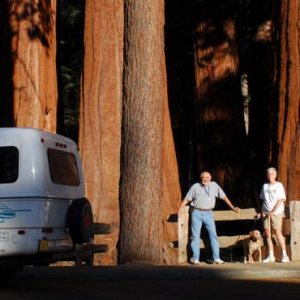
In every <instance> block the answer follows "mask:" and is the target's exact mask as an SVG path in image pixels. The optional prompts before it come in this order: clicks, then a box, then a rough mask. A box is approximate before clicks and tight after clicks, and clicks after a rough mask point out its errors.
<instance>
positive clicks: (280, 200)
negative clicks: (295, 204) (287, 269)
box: [256, 168, 290, 263]
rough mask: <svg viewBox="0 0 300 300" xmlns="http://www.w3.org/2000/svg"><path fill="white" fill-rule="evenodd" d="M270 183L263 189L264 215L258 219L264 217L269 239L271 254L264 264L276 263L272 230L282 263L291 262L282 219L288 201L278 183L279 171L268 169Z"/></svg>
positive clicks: (258, 215) (260, 214)
mask: <svg viewBox="0 0 300 300" xmlns="http://www.w3.org/2000/svg"><path fill="white" fill-rule="evenodd" d="M267 177H268V181H269V182H268V183H265V184H264V185H263V187H262V189H261V192H260V196H259V198H260V199H261V200H262V213H259V214H257V216H256V217H257V218H260V217H261V216H262V217H263V224H264V231H265V235H266V237H267V244H268V250H269V254H268V256H267V258H266V259H264V260H263V262H264V263H270V262H275V256H274V247H273V242H272V234H271V232H272V228H273V229H274V232H275V235H276V238H277V240H278V242H279V245H280V247H281V250H282V256H281V260H280V261H281V262H289V261H290V259H289V257H288V256H287V254H286V247H285V240H284V237H283V235H282V219H283V213H284V202H285V200H286V196H285V191H284V187H283V185H282V183H281V182H279V181H276V177H277V171H276V169H275V168H269V169H267Z"/></svg>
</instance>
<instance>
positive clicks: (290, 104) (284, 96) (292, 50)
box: [276, 0, 300, 200]
mask: <svg viewBox="0 0 300 300" xmlns="http://www.w3.org/2000/svg"><path fill="white" fill-rule="evenodd" d="M281 3H282V6H281V22H280V24H281V31H280V45H281V49H280V65H279V66H280V82H279V107H278V108H279V109H278V133H277V143H278V145H277V146H278V147H277V153H278V169H279V177H280V180H281V181H282V182H283V184H284V186H285V187H286V189H287V194H288V199H289V200H300V185H299V182H300V124H299V92H300V90H299V84H300V75H299V68H300V61H299V59H300V56H299V26H298V25H299V20H300V3H299V1H288V0H283V1H282V2H281ZM276 155H277V154H276Z"/></svg>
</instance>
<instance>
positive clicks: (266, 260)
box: [263, 255, 275, 264]
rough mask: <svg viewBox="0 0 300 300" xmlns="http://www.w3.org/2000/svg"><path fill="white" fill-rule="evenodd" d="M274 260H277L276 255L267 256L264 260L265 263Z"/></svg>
mask: <svg viewBox="0 0 300 300" xmlns="http://www.w3.org/2000/svg"><path fill="white" fill-rule="evenodd" d="M272 262H275V257H274V256H270V255H269V256H267V258H266V259H264V260H263V263H264V264H268V263H272Z"/></svg>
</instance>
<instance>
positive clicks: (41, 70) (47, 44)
mask: <svg viewBox="0 0 300 300" xmlns="http://www.w3.org/2000/svg"><path fill="white" fill-rule="evenodd" d="M9 25H10V31H11V35H12V36H11V47H10V48H11V64H12V88H13V91H12V102H13V120H14V124H13V125H14V126H18V127H34V128H40V129H45V130H48V131H51V132H55V131H56V112H57V80H56V0H53V1H46V0H22V1H14V0H12V1H9Z"/></svg>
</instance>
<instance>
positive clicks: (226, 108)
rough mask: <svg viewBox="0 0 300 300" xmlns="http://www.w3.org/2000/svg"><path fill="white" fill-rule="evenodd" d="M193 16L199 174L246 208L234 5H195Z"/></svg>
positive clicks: (248, 196) (247, 195) (248, 199)
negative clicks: (208, 175)
mask: <svg viewBox="0 0 300 300" xmlns="http://www.w3.org/2000/svg"><path fill="white" fill-rule="evenodd" d="M195 2H196V3H197V5H196V6H195V7H194V12H195V76H196V112H197V121H198V135H197V137H198V161H199V170H200V171H203V170H208V171H211V173H212V175H213V179H214V180H216V181H217V182H218V183H219V184H220V185H221V186H222V187H223V188H225V190H226V192H227V193H228V195H229V196H230V197H232V198H234V200H236V199H239V203H237V204H238V205H240V206H241V207H247V206H251V205H252V202H251V201H252V200H251V199H253V197H251V185H250V184H249V177H248V176H249V172H248V167H247V159H246V155H245V149H246V147H245V127H244V120H243V108H242V100H241V94H240V83H239V76H238V75H239V59H238V51H237V41H236V24H235V10H236V7H237V5H238V1H201V2H197V1H195Z"/></svg>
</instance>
